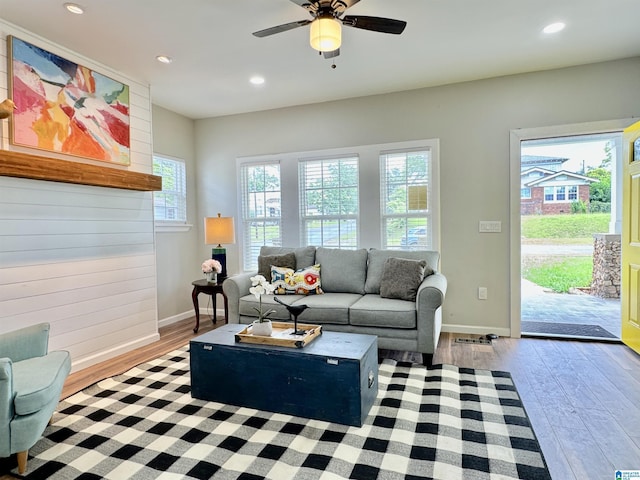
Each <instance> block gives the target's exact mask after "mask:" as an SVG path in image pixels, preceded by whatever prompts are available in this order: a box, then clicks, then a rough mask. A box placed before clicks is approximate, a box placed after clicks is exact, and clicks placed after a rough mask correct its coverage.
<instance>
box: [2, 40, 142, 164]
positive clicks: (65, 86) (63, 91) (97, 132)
mask: <svg viewBox="0 0 640 480" xmlns="http://www.w3.org/2000/svg"><path fill="white" fill-rule="evenodd" d="M8 43H9V48H8V50H9V52H10V59H9V71H10V75H9V80H10V92H11V98H12V100H13V101H14V103H15V104H16V110H15V112H14V114H13V121H12V122H11V142H12V143H13V144H15V145H21V146H26V147H32V148H37V149H41V150H47V151H49V152H56V153H65V154H69V155H75V156H80V157H84V158H90V159H93V160H102V161H106V162H113V163H118V164H121V165H129V164H130V163H131V159H130V133H129V87H128V86H127V85H125V84H123V83H120V82H118V81H116V80H113V79H111V78H109V77H106V76H104V75H101V74H99V73H97V72H94V71H92V70H91V69H89V68H87V67H83V66H82V65H78V64H76V63H74V62H72V61H69V60H66V59H64V58H62V57H60V56H58V55H56V54H54V53H51V52H47V51H46V50H43V49H42V48H39V47H37V46H35V45H32V44H30V43H27V42H25V41H24V40H20V39H18V38H16V37H13V36H9V37H8Z"/></svg>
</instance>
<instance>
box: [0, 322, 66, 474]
mask: <svg viewBox="0 0 640 480" xmlns="http://www.w3.org/2000/svg"><path fill="white" fill-rule="evenodd" d="M48 346H49V324H48V323H41V324H39V325H33V326H30V327H26V328H22V329H20V330H16V331H13V332H9V333H4V334H0V457H9V456H11V455H13V454H14V453H16V454H17V458H18V472H19V473H20V474H23V473H24V472H25V470H26V469H27V458H28V455H29V449H30V448H31V447H33V446H34V445H35V444H36V442H37V441H38V440H39V439H40V438H41V437H42V434H43V432H44V429H45V428H46V427H47V425H48V424H49V422H50V420H51V417H52V415H53V412H54V411H55V409H56V407H57V405H58V402H59V401H60V394H61V393H62V387H63V385H64V381H65V379H66V378H67V376H68V375H69V372H70V371H71V358H70V356H69V352H64V351H55V352H48Z"/></svg>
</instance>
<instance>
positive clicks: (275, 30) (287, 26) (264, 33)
mask: <svg viewBox="0 0 640 480" xmlns="http://www.w3.org/2000/svg"><path fill="white" fill-rule="evenodd" d="M310 23H311V20H298V21H297V22H291V23H285V24H283V25H278V26H277V27H271V28H265V29H264V30H259V31H257V32H253V34H254V35H255V36H256V37H260V38H262V37H268V36H269V35H273V34H275V33H281V32H286V31H287V30H293V29H294V28H298V27H304V26H305V25H309V24H310Z"/></svg>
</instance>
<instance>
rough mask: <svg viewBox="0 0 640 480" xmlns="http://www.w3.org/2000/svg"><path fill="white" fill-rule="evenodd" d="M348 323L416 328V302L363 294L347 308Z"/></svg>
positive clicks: (366, 325) (359, 325)
mask: <svg viewBox="0 0 640 480" xmlns="http://www.w3.org/2000/svg"><path fill="white" fill-rule="evenodd" d="M349 323H350V324H351V325H353V326H358V327H382V328H392V329H393V328H406V329H413V328H416V304H415V302H408V301H405V300H397V299H392V298H381V297H380V295H373V294H369V295H364V296H363V297H362V298H360V300H358V301H357V302H356V303H354V304H353V305H352V306H351V308H350V309H349Z"/></svg>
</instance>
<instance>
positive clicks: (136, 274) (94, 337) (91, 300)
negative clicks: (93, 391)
mask: <svg viewBox="0 0 640 480" xmlns="http://www.w3.org/2000/svg"><path fill="white" fill-rule="evenodd" d="M7 35H15V36H17V37H19V38H21V39H23V40H26V41H28V42H31V43H33V44H35V45H38V46H40V47H42V48H44V49H46V50H49V51H51V52H54V53H56V54H58V55H61V56H63V57H65V58H68V59H70V60H73V61H75V62H77V63H79V64H82V65H86V66H88V67H90V68H92V69H94V70H96V71H98V72H100V73H103V74H105V75H108V76H110V77H112V78H114V79H116V80H118V81H121V82H123V83H125V84H127V85H129V88H130V103H131V110H130V112H131V165H130V166H129V167H128V169H129V170H131V171H136V172H143V173H151V171H152V152H153V148H152V136H151V98H150V89H149V86H148V85H144V84H142V83H140V82H137V81H135V80H132V79H130V78H127V77H125V76H123V75H121V74H119V73H118V72H114V71H112V70H110V69H109V68H108V67H105V66H103V65H99V64H96V63H95V62H92V61H91V60H90V59H86V58H83V57H80V56H79V55H77V54H75V53H74V52H72V51H69V50H67V49H64V48H62V47H60V46H58V45H55V44H52V43H50V42H48V41H47V40H46V39H42V38H40V37H37V36H35V35H33V34H31V33H30V32H26V31H24V30H22V29H19V28H18V27H16V26H14V25H11V24H9V23H6V22H4V21H2V19H0V101H1V100H2V99H4V98H7V97H8V96H9V95H8V91H7V88H8V85H7V83H8V81H7V78H8V73H7V70H8V58H7V57H8V55H7V41H6V37H7ZM0 128H1V129H2V131H1V132H0V133H1V134H2V136H1V137H0V149H4V150H20V151H27V152H29V153H33V154H36V155H38V154H42V155H48V156H52V157H57V158H64V159H66V160H72V161H85V162H87V163H93V164H97V165H102V166H108V164H106V163H103V162H95V161H91V160H82V159H78V158H69V157H65V156H62V155H51V154H46V153H45V152H39V151H37V150H32V151H29V150H27V149H23V148H18V147H14V146H13V145H11V144H10V143H9V126H8V121H7V120H3V121H0ZM114 168H123V167H120V166H114ZM156 304H157V303H156V264H155V244H154V226H153V198H152V193H151V192H138V191H130V190H121V189H115V188H103V187H93V186H85V185H72V184H65V183H55V182H47V181H40V180H28V179H21V178H11V177H0V333H1V332H6V331H11V330H14V329H17V328H20V327H23V326H26V325H32V324H35V323H39V322H42V321H47V322H49V323H50V324H51V337H50V343H49V348H50V349H64V350H68V351H69V352H71V357H72V361H73V369H74V370H78V369H80V368H85V367H87V366H90V365H92V364H94V363H97V362H99V361H103V360H106V359H109V358H112V357H114V356H116V355H118V354H120V353H124V352H126V351H129V350H131V349H133V348H136V347H139V346H141V345H144V344H148V343H150V342H152V341H154V340H156V339H157V338H158V328H157V324H158V321H157V309H156Z"/></svg>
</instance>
